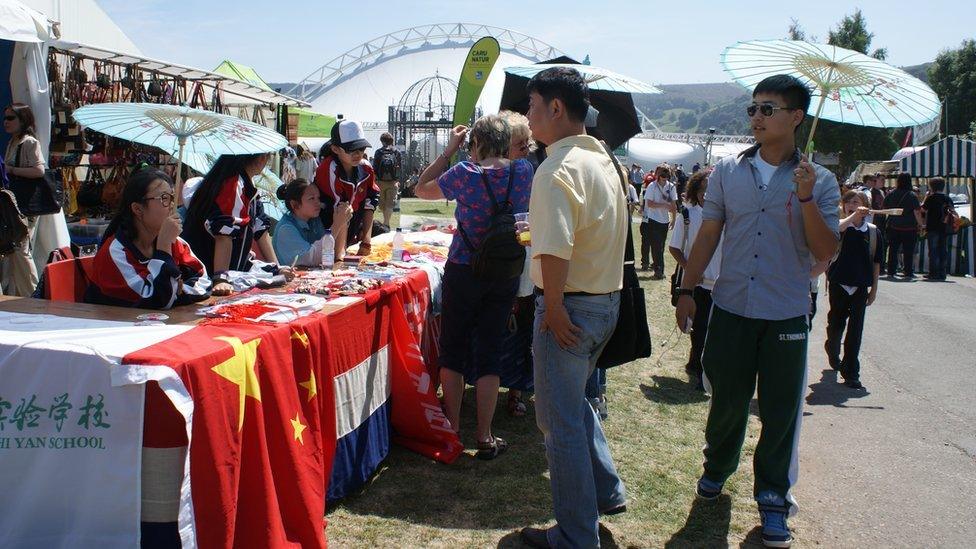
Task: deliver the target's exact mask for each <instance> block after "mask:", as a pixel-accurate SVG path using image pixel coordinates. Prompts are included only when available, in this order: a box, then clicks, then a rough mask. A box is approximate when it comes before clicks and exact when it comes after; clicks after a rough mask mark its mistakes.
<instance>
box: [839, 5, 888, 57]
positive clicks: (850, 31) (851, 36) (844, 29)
mask: <svg viewBox="0 0 976 549" xmlns="http://www.w3.org/2000/svg"><path fill="white" fill-rule="evenodd" d="M873 39H874V33H873V32H868V22H867V20H866V19H865V18H864V14H862V13H861V10H860V8H858V9H855V10H854V13H853V14H851V15H845V16H844V18H843V19H841V21H840V23H839V24H838V25H837V28H836V29H834V30H832V31H830V32H829V33H828V35H827V43H828V44H830V45H831V46H839V47H841V48H847V49H849V50H854V51H859V52H861V53H863V54H866V55H867V54H868V50H870V49H871V40H873ZM870 55H871V57H874V58H875V59H880V60H882V61H884V60H885V59H886V58H887V57H888V49H887V48H879V49H876V50H874V53H871V54H870Z"/></svg>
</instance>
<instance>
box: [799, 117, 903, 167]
mask: <svg viewBox="0 0 976 549" xmlns="http://www.w3.org/2000/svg"><path fill="white" fill-rule="evenodd" d="M812 121H813V119H812V117H809V116H808V117H807V120H806V121H805V122H804V123H803V124H802V125H801V126H800V131H799V132H798V133H797V141H796V142H797V146H799V147H800V148H803V147H804V146H805V145H806V143H807V136H808V135H810V124H811V123H812ZM813 142H814V144H815V145H816V150H818V151H820V152H823V153H833V152H838V153H840V165H839V166H836V167H832V168H835V172H836V173H838V174H841V175H845V174H848V173H850V172H851V170H853V169H854V167H855V166H857V163H858V162H861V161H866V160H887V159H889V158H891V155H893V154H894V153H895V151H897V150H898V146H899V143H896V142H895V140H894V139H893V138H892V136H891V130H888V129H885V128H865V127H861V126H852V125H850V124H840V123H838V122H831V121H830V120H821V121H820V122H819V123H818V125H817V134H816V135H815V136H814V138H813Z"/></svg>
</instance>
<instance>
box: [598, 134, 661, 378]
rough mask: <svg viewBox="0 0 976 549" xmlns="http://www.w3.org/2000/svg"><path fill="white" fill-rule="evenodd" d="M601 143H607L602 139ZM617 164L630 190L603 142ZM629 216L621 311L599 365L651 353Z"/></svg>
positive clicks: (622, 182)
mask: <svg viewBox="0 0 976 549" xmlns="http://www.w3.org/2000/svg"><path fill="white" fill-rule="evenodd" d="M601 143H603V142H602V141H601ZM603 148H604V150H606V152H607V155H609V156H610V160H611V161H613V166H614V168H615V169H616V170H617V175H618V176H620V184H621V186H622V188H623V189H624V192H625V193H626V189H627V180H626V179H624V175H623V172H622V171H621V168H620V163H619V162H618V161H617V157H615V156H614V155H613V153H612V152H611V151H610V149H609V148H608V147H607V145H606V143H603ZM624 214H625V215H626V216H627V243H626V245H625V247H624V280H623V287H622V288H621V289H620V312H619V314H618V315H617V326H616V327H615V328H614V329H613V335H611V336H610V341H608V342H607V346H606V347H604V348H603V352H602V353H601V354H600V357H599V358H598V359H597V361H596V366H597V368H612V367H614V366H619V365H621V364H627V363H628V362H633V361H634V360H637V359H638V358H647V357H649V356H651V330H650V328H649V327H648V325H647V309H646V306H645V305H644V289H643V288H641V285H640V280H638V278H637V269H635V268H634V237H633V234H632V231H631V227H630V225H631V223H630V211H629V210H625V211H624Z"/></svg>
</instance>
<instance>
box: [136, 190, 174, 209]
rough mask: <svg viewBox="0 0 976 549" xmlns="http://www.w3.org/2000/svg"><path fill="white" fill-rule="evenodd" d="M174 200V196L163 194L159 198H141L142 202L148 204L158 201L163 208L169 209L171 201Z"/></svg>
mask: <svg viewBox="0 0 976 549" xmlns="http://www.w3.org/2000/svg"><path fill="white" fill-rule="evenodd" d="M175 199H176V195H175V194H172V193H163V194H161V195H159V196H147V197H146V198H143V199H142V201H143V202H148V201H150V200H158V201H159V203H160V204H162V205H163V207H164V208H169V207H170V205H171V204H172V203H173V200H175Z"/></svg>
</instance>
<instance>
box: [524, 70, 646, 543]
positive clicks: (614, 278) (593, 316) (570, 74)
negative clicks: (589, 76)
mask: <svg viewBox="0 0 976 549" xmlns="http://www.w3.org/2000/svg"><path fill="white" fill-rule="evenodd" d="M528 91H529V113H528V118H529V125H530V127H531V128H532V135H533V137H534V138H535V139H536V141H539V142H542V143H550V145H549V147H548V148H547V149H546V153H547V154H548V158H546V160H545V162H543V163H542V165H541V166H539V169H538V170H537V171H536V174H535V178H534V179H533V180H532V197H531V198H530V201H529V225H530V227H531V235H532V242H531V245H532V268H531V274H532V281H533V282H534V283H535V286H536V313H535V314H536V317H535V329H534V334H533V344H532V345H533V356H534V368H535V391H536V393H535V394H536V397H535V398H536V422H537V423H538V425H539V429H540V430H541V431H542V433H543V435H545V441H546V457H547V459H548V461H549V472H550V484H551V486H552V499H553V508H554V509H553V510H554V514H555V516H556V522H557V524H556V525H555V526H553V527H551V528H549V529H547V530H541V529H538V528H524V529H522V538H523V539H524V540H525V541H526V542H527V543H528V544H529V545H531V546H533V547H555V546H558V547H597V546H599V544H600V538H599V534H598V531H599V530H598V528H599V515H601V514H614V513H620V512H623V511H625V510H626V505H625V504H626V494H625V491H624V485H623V482H621V480H620V477H619V476H618V475H617V471H616V468H615V466H614V464H613V459H612V458H611V456H610V450H609V448H608V446H607V441H606V438H604V436H603V429H602V428H601V426H600V421H599V420H598V419H597V416H596V412H595V411H594V410H593V408H592V407H591V406H590V404H589V403H588V402H587V400H586V397H585V395H584V391H585V386H586V381H587V379H588V378H589V377H590V374H592V372H593V370H594V368H595V366H596V360H597V358H598V357H599V356H600V353H601V352H602V351H603V348H604V346H605V345H606V343H607V341H608V340H609V339H610V336H611V335H612V334H613V329H614V327H615V326H616V323H617V314H618V310H619V306H620V289H621V287H622V285H623V258H624V244H625V242H626V239H627V223H629V222H630V216H629V214H628V212H627V197H626V195H625V194H624V189H623V188H621V185H620V177H619V174H618V173H617V172H616V168H615V166H614V163H613V161H612V160H611V159H610V157H609V156H608V155H607V153H606V151H605V150H604V148H603V146H602V145H601V144H600V142H599V141H597V140H596V139H594V138H592V137H589V136H587V135H586V134H585V128H584V119H585V117H586V113H587V109H588V108H589V91H588V90H587V86H586V82H585V81H584V80H583V77H582V76H581V75H580V73H579V72H577V71H576V70H575V69H571V68H552V69H547V70H545V71H542V72H540V73H539V74H537V75H536V76H535V77H534V78H533V79H532V80H531V81H530V82H529V86H528Z"/></svg>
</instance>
